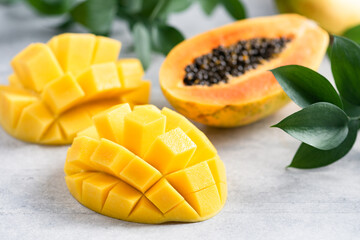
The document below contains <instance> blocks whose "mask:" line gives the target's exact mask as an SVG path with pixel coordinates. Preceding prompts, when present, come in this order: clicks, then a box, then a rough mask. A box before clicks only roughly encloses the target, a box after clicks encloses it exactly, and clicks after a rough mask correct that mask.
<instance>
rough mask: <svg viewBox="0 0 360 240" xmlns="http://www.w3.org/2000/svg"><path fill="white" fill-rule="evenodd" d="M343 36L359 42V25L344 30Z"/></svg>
mask: <svg viewBox="0 0 360 240" xmlns="http://www.w3.org/2000/svg"><path fill="white" fill-rule="evenodd" d="M343 36H344V37H346V38H349V39H351V40H353V41H354V42H356V43H358V44H360V25H357V26H355V27H352V28H350V29H348V30H346V31H345V32H344V34H343Z"/></svg>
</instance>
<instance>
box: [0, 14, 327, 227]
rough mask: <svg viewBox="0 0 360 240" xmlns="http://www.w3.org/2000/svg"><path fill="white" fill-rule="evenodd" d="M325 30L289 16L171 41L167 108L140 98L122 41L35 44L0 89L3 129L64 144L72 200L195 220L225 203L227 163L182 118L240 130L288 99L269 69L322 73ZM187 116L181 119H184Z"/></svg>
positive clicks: (104, 210) (146, 87)
mask: <svg viewBox="0 0 360 240" xmlns="http://www.w3.org/2000/svg"><path fill="white" fill-rule="evenodd" d="M328 43H329V36H328V34H327V32H325V31H324V30H323V29H321V28H320V27H318V26H317V25H316V24H315V23H314V22H313V21H311V20H308V19H306V18H304V17H302V16H299V15H296V14H287V15H278V16H273V17H262V18H255V19H249V20H242V21H238V22H235V23H232V24H229V25H226V26H223V27H220V28H217V29H214V30H211V31H209V32H206V33H203V34H200V35H198V36H196V37H194V38H191V39H189V40H186V41H184V42H182V43H180V44H179V45H178V46H176V47H175V48H174V49H173V50H172V51H171V52H170V53H169V55H168V56H167V57H166V59H165V61H164V63H163V64H162V66H161V69H160V73H159V78H160V86H161V89H162V91H163V93H164V95H165V97H166V98H167V99H168V100H169V102H170V103H171V104H172V106H173V107H174V108H175V109H176V110H177V111H178V112H179V113H177V112H175V111H173V110H170V109H168V108H163V109H162V110H160V109H158V108H157V107H156V106H154V105H146V104H147V103H148V101H149V94H150V87H151V84H150V81H146V80H143V75H144V70H143V68H142V66H141V63H140V61H139V60H137V59H121V60H118V55H119V52H120V48H121V43H120V42H118V41H116V40H113V39H110V38H106V37H100V36H95V35H92V34H72V33H71V34H70V33H68V34H62V35H58V36H55V37H53V38H52V39H51V40H50V41H49V42H48V43H46V44H44V43H34V44H30V45H29V46H28V47H26V48H25V49H24V50H23V51H21V52H20V53H19V54H18V55H16V56H15V57H14V58H13V60H12V61H11V65H12V67H13V70H14V73H13V74H12V75H11V76H10V77H9V85H8V86H0V124H1V125H2V127H3V128H4V129H5V130H6V131H7V132H8V133H9V134H10V135H12V136H14V137H16V138H18V139H21V140H23V141H28V142H33V143H40V144H68V143H72V145H71V147H70V148H69V150H68V153H67V157H66V161H65V167H64V171H65V174H66V177H65V181H66V184H67V187H68V189H69V191H70V193H71V194H72V196H73V197H74V198H75V199H76V200H77V201H79V202H80V203H81V204H83V205H84V206H86V207H88V208H89V209H91V210H93V211H96V212H98V213H100V214H103V215H106V216H109V217H113V218H117V219H122V220H126V221H133V222H140V223H163V222H173V221H176V222H197V221H203V220H206V219H209V218H210V217H212V216H214V215H216V214H217V213H218V212H219V211H220V210H221V209H222V208H223V206H224V204H225V202H226V198H227V180H226V171H225V166H224V163H223V162H222V160H221V159H220V157H219V155H218V153H217V150H216V149H215V147H214V146H213V145H212V143H211V142H210V141H209V139H208V138H207V136H206V135H205V134H204V133H203V132H201V131H200V130H199V129H198V128H197V127H196V126H195V125H193V124H192V123H191V122H190V121H189V120H188V119H187V118H186V117H188V118H190V119H192V120H194V121H197V122H200V123H203V124H206V125H210V126H218V127H235V126H240V125H245V124H249V123H252V122H254V121H257V120H259V119H261V118H263V117H265V116H268V115H270V114H272V113H273V112H275V111H276V110H278V109H279V108H281V107H282V106H284V105H285V104H286V103H288V102H289V101H290V99H289V97H288V96H287V95H286V94H285V92H284V91H283V90H282V88H281V86H280V85H279V83H278V82H277V80H276V79H275V77H274V75H273V73H271V72H270V71H269V70H270V69H273V68H277V67H280V66H283V65H290V64H297V65H302V66H305V67H308V68H312V69H316V68H318V66H319V64H320V62H321V60H322V58H323V56H324V54H325V51H326V49H327V46H328ZM181 114H183V115H184V116H183V115H181Z"/></svg>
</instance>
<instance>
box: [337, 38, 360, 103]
mask: <svg viewBox="0 0 360 240" xmlns="http://www.w3.org/2000/svg"><path fill="white" fill-rule="evenodd" d="M359 66H360V47H359V45H358V44H356V43H355V42H353V41H351V40H349V39H346V38H343V37H339V36H334V42H333V45H332V49H331V70H332V73H333V76H334V79H335V83H336V86H337V89H338V90H339V92H340V95H341V96H342V97H343V98H345V99H346V100H347V101H349V102H350V103H352V104H355V105H360V67H359Z"/></svg>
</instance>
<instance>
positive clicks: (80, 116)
mask: <svg viewBox="0 0 360 240" xmlns="http://www.w3.org/2000/svg"><path fill="white" fill-rule="evenodd" d="M58 121H59V123H60V126H61V128H62V130H63V132H64V133H65V136H66V138H67V139H73V138H74V137H75V136H76V134H77V133H78V132H80V131H82V130H84V129H85V128H88V127H90V126H91V125H92V124H93V122H92V119H91V116H90V115H89V113H88V112H87V111H85V110H84V109H83V108H74V109H71V110H69V111H67V112H66V113H64V114H62V115H61V116H60V117H59V119H58Z"/></svg>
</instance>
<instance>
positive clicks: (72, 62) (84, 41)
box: [52, 33, 96, 76]
mask: <svg viewBox="0 0 360 240" xmlns="http://www.w3.org/2000/svg"><path fill="white" fill-rule="evenodd" d="M54 41H57V43H56V56H57V59H58V61H59V63H60V65H61V67H62V69H63V70H64V72H71V73H73V74H74V76H77V75H78V74H80V73H81V72H82V71H84V70H85V69H86V68H88V67H89V66H90V64H91V61H92V58H93V52H94V49H95V43H96V37H95V36H94V35H92V34H72V33H65V34H61V35H59V36H57V40H54ZM52 46H53V47H54V48H55V42H53V43H52Z"/></svg>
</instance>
